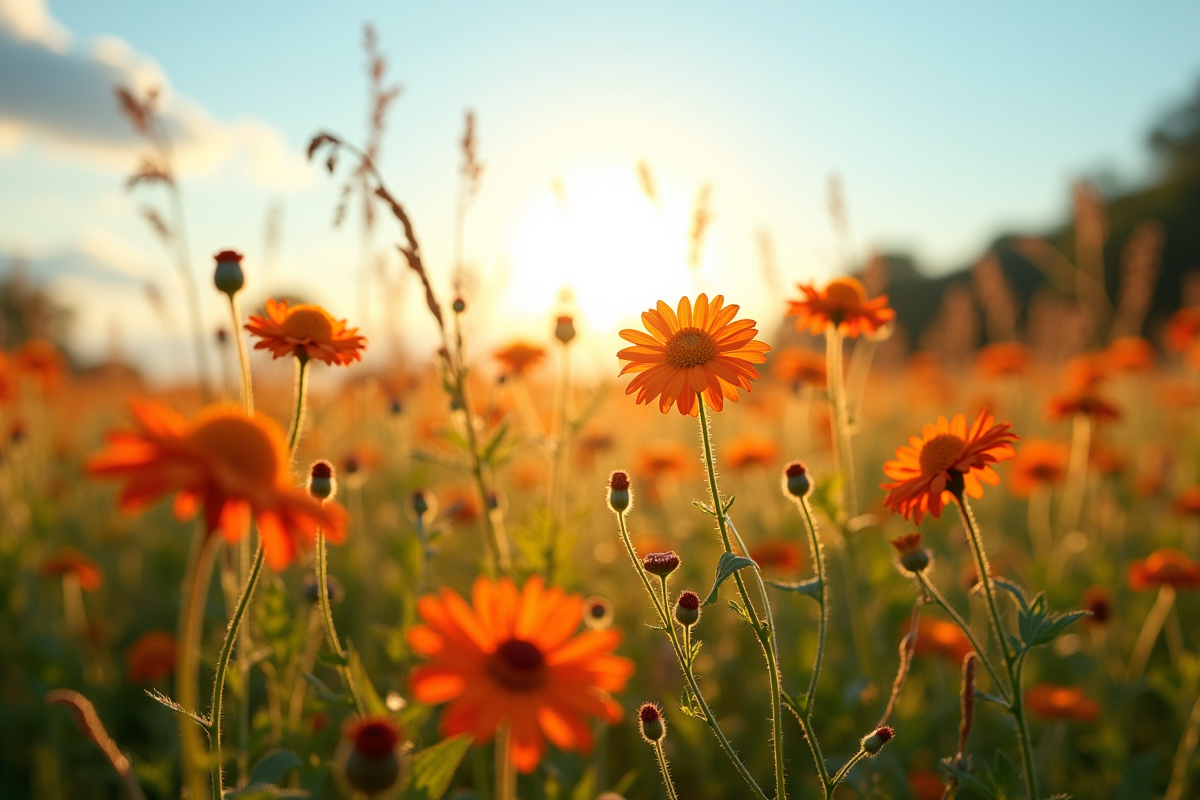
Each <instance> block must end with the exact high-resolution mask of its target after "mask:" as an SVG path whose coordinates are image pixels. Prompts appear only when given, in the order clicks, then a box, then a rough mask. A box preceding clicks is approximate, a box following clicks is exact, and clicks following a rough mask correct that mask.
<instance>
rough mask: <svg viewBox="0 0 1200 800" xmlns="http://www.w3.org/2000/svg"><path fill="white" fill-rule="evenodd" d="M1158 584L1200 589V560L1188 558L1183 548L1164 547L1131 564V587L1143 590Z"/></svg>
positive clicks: (1139, 590)
mask: <svg viewBox="0 0 1200 800" xmlns="http://www.w3.org/2000/svg"><path fill="white" fill-rule="evenodd" d="M1156 586H1174V587H1175V588H1176V589H1200V561H1193V560H1192V559H1190V558H1188V555H1187V553H1184V552H1183V551H1182V550H1175V549H1174V548H1170V547H1164V548H1162V549H1161V550H1155V551H1154V552H1153V553H1151V554H1150V555H1149V556H1147V557H1146V559H1145V560H1141V561H1134V562H1133V563H1132V564H1130V565H1129V588H1130V589H1133V590H1134V591H1135V592H1141V591H1145V590H1146V589H1151V588H1154V587H1156Z"/></svg>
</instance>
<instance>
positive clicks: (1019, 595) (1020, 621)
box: [992, 578, 1091, 655]
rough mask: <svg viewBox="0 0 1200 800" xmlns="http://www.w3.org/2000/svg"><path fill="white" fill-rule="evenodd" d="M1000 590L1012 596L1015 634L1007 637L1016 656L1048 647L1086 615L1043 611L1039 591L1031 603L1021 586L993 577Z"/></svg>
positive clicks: (1044, 608) (1043, 596) (1043, 604)
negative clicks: (1033, 649) (1015, 624)
mask: <svg viewBox="0 0 1200 800" xmlns="http://www.w3.org/2000/svg"><path fill="white" fill-rule="evenodd" d="M992 582H993V583H995V584H996V585H997V586H999V587H1000V588H1002V589H1004V590H1005V591H1006V592H1008V593H1009V594H1010V595H1012V597H1013V601H1014V602H1015V603H1016V604H1017V632H1018V635H1017V636H1016V637H1013V636H1012V634H1011V633H1010V634H1009V638H1010V640H1011V644H1012V645H1013V649H1014V650H1015V651H1016V654H1017V655H1019V654H1021V653H1023V652H1025V651H1026V650H1029V649H1031V648H1034V647H1038V646H1040V645H1044V644H1049V643H1050V642H1053V641H1054V640H1055V639H1057V638H1058V637H1059V636H1061V635H1062V634H1063V633H1064V632H1065V631H1066V630H1067V628H1069V627H1070V626H1071V624H1072V623H1074V622H1076V621H1077V620H1079V619H1082V618H1083V617H1086V616H1088V614H1090V613H1091V612H1089V611H1069V612H1067V613H1057V612H1053V611H1047V610H1046V593H1045V592H1039V593H1038V594H1037V596H1035V597H1034V598H1033V601H1032V602H1030V601H1029V600H1028V598H1026V597H1025V592H1024V591H1023V590H1022V589H1021V587H1020V586H1018V585H1017V584H1015V583H1013V582H1012V581H1009V580H1005V579H1004V578H993V580H992Z"/></svg>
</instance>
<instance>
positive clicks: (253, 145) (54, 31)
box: [0, 0, 310, 188]
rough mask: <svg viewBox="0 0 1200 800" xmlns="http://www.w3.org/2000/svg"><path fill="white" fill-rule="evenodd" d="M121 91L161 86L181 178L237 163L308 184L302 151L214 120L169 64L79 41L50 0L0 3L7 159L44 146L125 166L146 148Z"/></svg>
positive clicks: (0, 106) (108, 44) (112, 44)
mask: <svg viewBox="0 0 1200 800" xmlns="http://www.w3.org/2000/svg"><path fill="white" fill-rule="evenodd" d="M118 86H125V87H128V88H130V89H132V90H134V91H135V92H145V91H146V90H147V89H149V88H152V87H157V88H158V89H159V94H160V97H161V98H162V101H161V104H160V108H161V111H162V114H163V117H164V121H165V123H166V125H167V128H168V130H169V131H170V134H171V137H172V139H173V141H174V142H175V145H176V148H177V154H178V158H179V167H180V170H181V171H182V172H183V173H184V174H189V173H190V174H203V173H209V172H212V171H214V170H216V169H218V168H221V167H225V166H229V165H232V166H233V167H234V168H235V169H237V170H238V171H240V172H242V173H243V174H245V175H246V176H247V177H248V178H249V179H250V180H251V181H252V182H254V183H255V184H258V185H262V186H269V187H272V188H280V187H289V186H295V185H298V184H301V183H303V182H305V181H306V180H307V179H308V176H309V174H310V172H309V168H308V167H307V165H306V164H305V163H304V160H303V157H302V154H301V153H300V151H299V149H298V148H294V147H291V146H289V145H288V143H287V141H286V139H285V138H284V136H283V135H282V134H281V133H280V132H279V130H278V129H276V128H274V127H272V126H270V125H267V124H265V123H263V122H261V121H259V120H254V119H237V120H219V119H216V118H214V117H213V115H212V114H210V113H209V112H208V111H207V110H206V109H205V108H204V107H203V106H202V105H201V104H200V103H198V102H196V101H194V100H191V99H189V98H187V97H184V96H183V95H180V94H178V93H177V92H173V91H172V89H171V85H170V82H169V81H168V79H167V76H166V75H165V73H164V72H163V70H162V68H161V67H160V66H159V65H158V64H157V63H156V62H155V61H154V60H153V59H151V58H149V57H148V56H145V55H143V54H141V53H138V52H137V51H135V50H134V49H133V48H132V47H130V46H129V45H128V44H127V43H126V42H124V41H123V40H121V39H118V38H115V37H111V36H101V37H95V38H93V39H91V40H89V41H87V42H85V43H78V42H76V41H75V40H74V37H72V36H71V34H70V32H69V31H67V30H66V28H64V27H63V26H62V25H60V24H59V23H58V22H57V21H56V20H54V18H53V17H52V16H51V15H50V13H49V11H48V10H47V8H46V4H45V0H0V154H3V153H6V152H8V153H12V152H17V151H20V150H21V149H22V148H25V147H31V146H33V147H42V148H45V149H47V150H51V151H54V152H55V153H57V154H61V155H63V156H65V157H68V158H72V159H75V160H78V161H81V162H84V163H87V164H89V165H91V166H93V167H96V168H99V169H104V170H113V171H118V172H120V171H125V170H128V169H129V168H130V166H131V165H132V164H133V163H134V161H135V160H136V157H137V153H138V152H139V151H140V150H141V148H142V143H141V142H140V141H139V139H138V138H137V136H136V135H135V134H134V132H133V131H132V129H131V128H130V126H129V123H128V121H127V120H125V119H124V118H123V117H122V116H121V114H120V113H119V111H118V110H117V104H116V100H115V98H114V95H113V92H114V89H115V88H116V87H118Z"/></svg>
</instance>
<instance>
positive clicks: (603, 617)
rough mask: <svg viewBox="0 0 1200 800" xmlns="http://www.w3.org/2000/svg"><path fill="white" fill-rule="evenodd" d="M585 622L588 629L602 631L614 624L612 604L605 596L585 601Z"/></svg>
mask: <svg viewBox="0 0 1200 800" xmlns="http://www.w3.org/2000/svg"><path fill="white" fill-rule="evenodd" d="M583 624H584V625H585V626H587V629H588V630H592V631H602V630H604V629H605V628H607V627H608V626H609V625H611V624H612V604H611V603H609V602H608V601H607V600H605V599H604V598H603V597H599V596H594V597H589V598H588V599H587V600H584V601H583Z"/></svg>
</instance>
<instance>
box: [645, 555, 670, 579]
mask: <svg viewBox="0 0 1200 800" xmlns="http://www.w3.org/2000/svg"><path fill="white" fill-rule="evenodd" d="M678 568H679V554H678V553H676V552H675V551H674V550H668V551H667V552H665V553H647V554H646V555H644V556H642V569H644V570H646V572H649V573H650V574H651V575H657V576H658V577H660V578H665V577H667V576H668V575H670V574H671V573H672V572H674V571H675V570H677V569H678Z"/></svg>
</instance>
